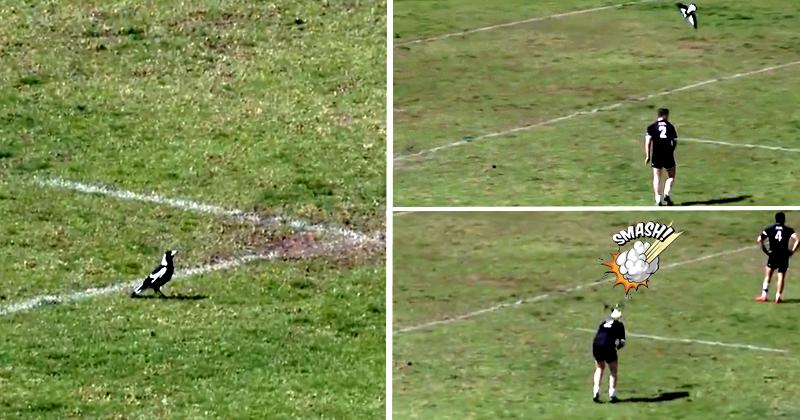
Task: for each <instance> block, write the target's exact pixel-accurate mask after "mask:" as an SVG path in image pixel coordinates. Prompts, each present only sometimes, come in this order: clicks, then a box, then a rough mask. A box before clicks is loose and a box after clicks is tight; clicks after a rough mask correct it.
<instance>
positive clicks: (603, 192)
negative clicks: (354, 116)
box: [394, 0, 800, 206]
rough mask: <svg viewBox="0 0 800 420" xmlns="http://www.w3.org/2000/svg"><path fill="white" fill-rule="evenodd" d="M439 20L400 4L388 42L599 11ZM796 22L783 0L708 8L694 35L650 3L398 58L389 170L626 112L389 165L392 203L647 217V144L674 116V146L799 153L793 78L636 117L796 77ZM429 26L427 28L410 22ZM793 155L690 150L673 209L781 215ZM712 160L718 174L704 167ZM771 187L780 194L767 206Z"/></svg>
mask: <svg viewBox="0 0 800 420" xmlns="http://www.w3.org/2000/svg"><path fill="white" fill-rule="evenodd" d="M537 3H538V2H537ZM435 4H442V5H445V4H447V5H449V6H447V7H445V6H442V11H441V13H442V14H441V15H438V14H437V13H439V9H433V7H432V5H429V6H431V10H429V9H426V8H422V7H420V8H419V9H417V7H418V6H419V5H418V2H399V3H398V5H397V6H396V8H395V10H396V11H395V13H396V16H398V23H396V26H398V27H400V28H406V29H405V30H404V32H405V33H407V34H415V35H416V34H419V36H426V35H429V34H431V33H444V32H447V31H448V30H449V29H448V28H446V27H442V28H437V29H436V30H433V29H431V27H430V25H429V23H428V20H431V21H434V20H444V21H447V19H448V17H447V16H450V15H452V16H453V19H454V20H455V21H457V22H461V21H462V20H463V19H466V17H465V16H475V20H474V21H472V22H463V23H459V24H458V25H459V27H464V28H466V27H472V28H474V27H479V26H482V25H485V24H492V23H503V22H509V21H514V20H519V19H523V18H527V17H535V16H546V15H548V14H551V13H556V12H564V11H570V10H579V9H582V8H587V7H591V6H601V5H603V4H607V2H592V4H588V2H558V5H557V6H556V5H555V4H550V3H546V4H541V5H539V6H535V7H534V6H531V7H533V8H534V10H530V11H527V12H526V11H525V10H526V9H525V8H519V9H514V8H512V7H510V6H509V7H508V8H506V7H498V8H493V9H492V10H487V11H486V13H481V14H479V13H470V10H472V9H473V8H474V7H477V5H478V2H466V3H465V2H459V5H456V4H455V3H452V4H451V3H450V2H437V3H435ZM789 6H790V2H789V1H787V0H772V1H765V2H759V4H758V5H755V7H754V8H750V7H747V6H745V5H744V4H732V3H730V2H721V1H710V2H707V3H704V4H703V6H701V7H702V11H701V12H700V13H701V28H700V30H698V31H696V32H695V31H692V30H691V29H690V28H688V27H687V25H686V24H685V23H684V22H682V21H681V19H680V18H679V17H678V16H677V15H676V14H677V12H676V11H675V10H673V9H674V5H673V4H672V2H653V3H644V4H640V5H634V6H628V7H624V8H620V9H611V10H605V11H600V12H594V13H589V14H583V15H576V16H569V17H565V18H560V19H551V20H544V21H540V22H534V23H530V24H525V25H518V26H512V27H508V28H502V29H497V30H492V31H486V32H480V33H476V34H470V35H468V36H465V37H453V38H449V39H446V40H441V41H433V42H428V43H421V44H413V45H410V46H408V45H407V46H403V45H400V46H396V47H395V51H394V63H395V70H394V98H395V104H394V105H395V115H394V124H395V125H394V126H395V130H394V151H395V156H403V155H409V154H413V153H416V152H420V151H424V150H428V149H431V148H433V147H437V146H441V145H445V144H449V143H452V142H455V141H459V140H462V139H469V138H471V137H476V136H480V135H482V134H487V133H493V132H497V131H503V130H507V129H511V128H515V127H519V126H524V125H527V124H532V123H537V122H542V121H547V120H551V119H553V118H558V117H561V116H564V115H569V114H572V113H574V112H576V111H581V110H591V109H594V108H597V107H602V106H607V105H612V104H616V103H619V102H625V105H623V106H622V107H619V108H616V109H613V110H609V111H604V112H600V113H597V114H593V115H583V116H578V117H576V118H573V119H570V120H566V121H561V122H556V123H553V124H551V125H549V126H546V127H541V128H535V129H532V130H527V131H521V132H517V133H514V134H510V135H504V136H500V137H496V138H491V139H484V140H478V141H475V142H473V143H469V144H466V145H463V146H460V147H456V148H451V149H447V150H441V151H438V152H436V153H433V154H431V155H427V156H424V157H422V158H412V159H408V160H396V161H395V191H396V193H395V203H397V205H401V206H411V205H413V206H417V205H420V206H439V205H466V206H469V205H520V204H522V205H584V204H600V205H641V204H650V202H651V197H650V196H651V192H650V189H651V187H650V181H649V168H648V167H646V166H645V165H644V163H643V153H642V151H641V148H642V145H641V143H642V134H643V131H644V127H645V126H646V125H647V124H648V123H649V122H651V121H652V120H653V119H654V110H655V108H657V107H662V106H666V107H669V108H670V109H671V110H672V111H673V115H672V120H673V122H674V123H675V124H676V126H677V128H678V132H679V134H680V135H681V136H683V137H699V138H707V139H713V140H722V141H728V142H733V143H749V144H756V145H767V146H782V147H787V148H794V149H798V148H800V143H798V140H797V137H798V134H799V133H800V114H799V113H798V112H797V111H796V110H795V109H794V107H792V106H791V105H790V104H792V103H794V102H796V101H797V100H798V98H797V96H796V93H795V92H797V87H798V86H797V80H796V79H797V74H798V72H800V66H794V67H789V68H784V69H779V70H775V71H774V72H769V73H763V74H759V75H753V76H748V77H744V78H740V79H736V80H729V81H722V82H719V83H715V84H710V85H706V86H702V87H698V88H696V89H692V90H687V91H684V92H679V93H675V94H672V95H668V96H663V97H659V98H653V99H649V100H645V101H630V100H631V99H633V98H638V97H642V96H646V95H649V94H655V93H658V92H662V91H665V90H671V89H675V88H679V87H682V86H686V85H690V84H692V83H695V82H700V81H704V80H709V79H714V78H716V77H719V76H725V75H733V74H736V73H739V72H745V71H751V70H757V69H761V68H764V67H767V66H769V65H774V64H782V63H787V62H791V61H795V60H796V59H797V55H798V47H797V45H800V44H798V41H800V32H798V31H797V30H796V28H795V27H794V25H793V24H792V22H793V20H792V17H793V15H792V13H790V12H786V10H790V8H789ZM449 8H454V9H455V8H457V9H458V10H462V11H463V13H462V14H459V13H456V12H453V11H452V10H450V9H449ZM448 10H450V13H449V14H448V13H447V11H448ZM515 10H516V11H515ZM423 11H424V12H425V13H423ZM422 14H425V15H426V16H429V18H428V19H422V18H419V19H417V17H419V16H418V15H422ZM478 16H480V17H478ZM748 16H752V17H754V18H753V19H746V17H748ZM416 37H417V36H409V39H411V38H416ZM419 69H429V70H428V71H419ZM794 154H796V153H788V152H780V151H770V150H763V149H746V148H734V147H728V146H716V145H706V144H696V143H688V142H684V143H683V144H681V145H680V147H679V150H678V152H677V157H678V162H679V166H680V168H679V175H678V177H679V178H678V181H677V182H678V183H677V184H676V190H675V196H676V197H678V201H679V202H703V201H709V200H715V199H722V198H733V197H739V196H742V198H741V199H740V200H739V201H736V202H735V203H736V204H762V205H780V204H785V203H786V201H787V200H788V199H789V198H790V197H791V196H792V195H791V188H790V186H791V185H793V179H794V177H796V176H797V175H798V172H797V170H795V169H793V167H792V165H791V162H792V159H793V156H794ZM720 155H722V156H724V159H711V158H710V157H711V156H720ZM492 165H494V167H493V166H492ZM773 168H774V169H773ZM620 179H626V180H635V181H631V182H628V184H629V187H626V188H624V189H619V188H616V189H614V188H612V189H610V188H607V186H608V185H609V184H612V183H618V182H619V180H620ZM742 181H744V182H742ZM767 184H768V185H771V186H775V188H774V189H771V190H767V189H766V188H765V187H764V186H765V185H767Z"/></svg>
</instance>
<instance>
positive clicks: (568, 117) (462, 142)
mask: <svg viewBox="0 0 800 420" xmlns="http://www.w3.org/2000/svg"><path fill="white" fill-rule="evenodd" d="M798 64H800V60H797V61H792V62H789V63H784V64H778V65H773V66H768V67H764V68H761V69H758V70H751V71H747V72H742V73H735V74H731V75H727V76H720V77H717V78H714V79H708V80H703V81H701V82H697V83H692V84H690V85H686V86H681V87H679V88H676V89H671V90H665V91H662V92H659V93H653V94H650V95H647V96H640V97H638V98H634V99H629V100H626V101H623V102H617V103H615V104H611V105H605V106H601V107H599V108H594V109H590V110H583V111H576V112H573V113H571V114H567V115H563V116H561V117H557V118H553V119H550V120H547V121H541V122H537V123H531V124H526V125H522V126H519V127H514V128H511V129H508V130H502V131H496V132H493V133H488V134H482V135H480V136H476V137H472V138H469V139H463V140H458V141H455V142H452V143H448V144H444V145H441V146H437V147H434V148H431V149H427V150H422V151H419V152H416V153H411V154H408V155H400V156H395V158H394V160H395V161H404V160H408V159H412V158H417V157H421V156H425V155H430V154H433V153H436V152H439V151H441V150H445V149H450V148H453V147H458V146H463V145H465V144H469V143H473V142H476V141H479V140H484V139H489V138H494V137H502V136H506V135H508V134H513V133H517V132H520V131H528V130H533V129H536V128H540V127H544V126H546V125H550V124H554V123H557V122H561V121H566V120H571V119H573V118H576V117H580V116H583V115H593V114H597V113H598V112H603V111H611V110H613V109H616V108H619V107H621V106H623V105H626V104H629V103H633V102H641V101H646V100H649V99H653V98H659V97H662V96H667V95H672V94H674V93H679V92H683V91H687V90H692V89H695V88H699V87H702V86H706V85H711V84H714V83H719V82H724V81H728V80H734V79H740V78H742V77H748V76H754V75H756V74H761V73H766V72H770V71H774V70H779V69H783V68H786V67H791V66H796V65H798Z"/></svg>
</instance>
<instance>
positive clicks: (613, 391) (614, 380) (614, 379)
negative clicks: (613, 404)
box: [608, 375, 617, 398]
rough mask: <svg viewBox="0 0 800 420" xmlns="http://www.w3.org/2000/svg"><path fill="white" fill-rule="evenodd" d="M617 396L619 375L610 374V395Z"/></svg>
mask: <svg viewBox="0 0 800 420" xmlns="http://www.w3.org/2000/svg"><path fill="white" fill-rule="evenodd" d="M616 396H617V375H609V377H608V397H609V398H611V397H616Z"/></svg>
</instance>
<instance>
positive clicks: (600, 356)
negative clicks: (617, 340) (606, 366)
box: [592, 344, 617, 363]
mask: <svg viewBox="0 0 800 420" xmlns="http://www.w3.org/2000/svg"><path fill="white" fill-rule="evenodd" d="M592 355H594V360H596V361H598V362H607V363H611V362H616V361H617V349H616V348H614V347H613V346H598V345H597V344H593V345H592Z"/></svg>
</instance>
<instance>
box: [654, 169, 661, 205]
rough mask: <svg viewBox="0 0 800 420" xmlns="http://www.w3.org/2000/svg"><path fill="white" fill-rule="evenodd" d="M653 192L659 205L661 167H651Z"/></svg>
mask: <svg viewBox="0 0 800 420" xmlns="http://www.w3.org/2000/svg"><path fill="white" fill-rule="evenodd" d="M653 194H654V195H655V197H656V205H657V206H660V205H661V168H653Z"/></svg>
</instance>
